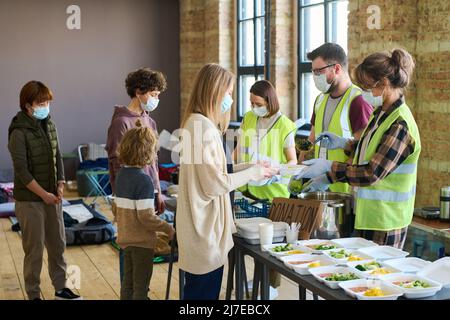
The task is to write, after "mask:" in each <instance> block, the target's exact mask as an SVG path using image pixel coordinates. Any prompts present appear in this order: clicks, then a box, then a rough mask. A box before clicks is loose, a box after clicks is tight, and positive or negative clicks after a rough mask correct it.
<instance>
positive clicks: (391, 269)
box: [347, 259, 401, 279]
mask: <svg viewBox="0 0 450 320" xmlns="http://www.w3.org/2000/svg"><path fill="white" fill-rule="evenodd" d="M370 262H377V263H378V264H380V268H383V269H384V270H386V271H388V272H389V273H388V274H394V273H401V271H400V270H399V269H397V268H394V267H391V266H388V265H386V264H385V263H384V261H376V260H373V259H372V260H365V261H352V262H349V263H347V265H348V266H349V267H350V268H351V269H353V271H354V272H355V273H356V274H358V275H359V276H361V277H362V278H371V279H374V278H375V279H378V278H380V277H382V276H384V275H387V274H372V272H373V271H374V270H367V271H361V270H359V269H357V268H356V266H357V265H360V264H361V265H363V264H366V263H370Z"/></svg>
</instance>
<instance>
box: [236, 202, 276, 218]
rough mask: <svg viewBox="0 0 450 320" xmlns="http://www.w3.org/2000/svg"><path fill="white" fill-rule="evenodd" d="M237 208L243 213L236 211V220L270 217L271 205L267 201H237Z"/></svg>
mask: <svg viewBox="0 0 450 320" xmlns="http://www.w3.org/2000/svg"><path fill="white" fill-rule="evenodd" d="M255 204H262V208H260V207H257V206H255ZM234 205H235V206H239V207H240V208H241V210H242V211H236V212H235V217H236V219H242V218H253V217H264V218H267V217H268V216H269V209H270V204H269V203H268V202H267V201H265V200H260V201H254V202H252V203H250V202H249V201H248V200H247V199H245V198H242V199H236V200H235V201H234Z"/></svg>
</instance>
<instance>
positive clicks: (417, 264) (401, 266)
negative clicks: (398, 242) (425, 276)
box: [384, 257, 431, 273]
mask: <svg viewBox="0 0 450 320" xmlns="http://www.w3.org/2000/svg"><path fill="white" fill-rule="evenodd" d="M384 263H385V264H386V265H388V266H390V267H393V268H396V269H398V270H400V271H401V272H404V273H417V272H420V271H422V270H423V268H425V267H426V266H427V265H429V264H431V262H430V261H426V260H423V259H420V258H416V257H409V258H399V259H389V260H386V261H385V262H384Z"/></svg>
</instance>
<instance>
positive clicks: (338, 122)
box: [314, 84, 361, 193]
mask: <svg viewBox="0 0 450 320" xmlns="http://www.w3.org/2000/svg"><path fill="white" fill-rule="evenodd" d="M360 94H361V89H360V88H358V87H357V86H355V85H353V84H352V86H351V87H350V88H348V89H347V91H346V92H345V94H344V96H343V97H342V99H341V101H339V104H338V105H337V107H336V110H335V111H334V113H333V116H332V117H331V120H330V124H329V125H328V130H327V131H329V132H333V133H334V134H336V135H338V136H340V137H344V138H351V137H352V136H353V130H352V127H351V124H350V116H349V115H350V105H351V103H352V101H353V99H355V98H356V97H357V96H359V95H360ZM329 97H330V94H329V93H327V94H324V93H321V94H320V95H319V96H318V97H317V98H316V102H315V104H314V112H315V115H316V118H315V123H314V135H315V137H316V138H317V137H318V136H319V135H320V134H321V133H322V132H323V131H324V130H323V118H324V115H325V108H326V106H327V101H328V98H329ZM314 151H315V157H316V158H318V157H319V146H317V145H316V146H315V150H314ZM327 153H328V155H327V159H328V160H332V161H338V162H346V161H347V160H348V157H347V156H346V155H345V153H344V150H342V149H336V150H328V152H327ZM330 190H331V191H333V192H346V193H350V186H349V185H348V184H347V183H342V182H337V183H333V184H331V185H330Z"/></svg>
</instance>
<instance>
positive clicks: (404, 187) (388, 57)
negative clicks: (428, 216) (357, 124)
mask: <svg viewBox="0 0 450 320" xmlns="http://www.w3.org/2000/svg"><path fill="white" fill-rule="evenodd" d="M413 69H414V61H413V58H412V57H411V55H410V54H409V53H408V52H406V51H405V50H401V49H396V50H394V51H392V53H386V52H378V53H374V54H372V55H370V56H368V57H367V58H366V59H364V61H363V63H361V64H360V65H359V66H358V67H357V68H356V69H355V72H354V77H355V80H356V82H357V83H358V84H359V85H360V86H361V88H363V89H364V90H365V91H364V92H363V94H364V95H365V99H366V100H367V101H368V102H370V103H371V104H372V105H373V106H374V107H375V108H376V109H375V110H374V112H373V114H372V116H371V119H370V121H369V124H368V126H367V127H366V129H365V130H364V133H363V134H362V136H361V138H360V139H359V141H352V140H350V141H349V140H348V139H345V138H342V137H338V136H336V135H334V134H331V133H329V132H324V133H322V135H326V136H328V137H329V143H328V148H330V149H337V148H342V149H344V150H345V152H346V153H347V154H348V155H349V156H350V157H351V158H353V163H352V164H348V163H340V162H336V161H335V162H332V161H329V160H325V159H316V160H315V161H313V164H312V165H311V166H310V167H309V168H308V169H307V170H305V171H304V172H302V174H301V177H309V178H313V179H312V180H311V182H310V183H309V185H308V186H307V187H306V188H305V190H304V191H315V190H325V189H326V188H327V186H328V185H329V184H330V183H332V182H335V181H340V182H347V183H349V184H350V185H351V186H353V187H354V194H355V215H356V217H355V229H357V230H358V231H359V233H360V235H361V236H362V237H364V238H366V239H369V240H372V241H374V242H376V243H378V244H382V245H391V246H394V247H397V248H402V247H403V245H404V243H405V238H406V232H407V228H408V225H409V224H410V223H411V221H412V216H413V210H414V200H415V194H416V180H417V162H418V159H419V154H420V150H421V143H420V135H419V130H418V128H417V124H416V122H415V120H414V117H413V115H412V113H411V111H410V109H409V107H408V106H407V104H406V103H405V99H404V89H405V88H406V87H407V86H408V84H409V83H410V80H411V77H412V72H413Z"/></svg>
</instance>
